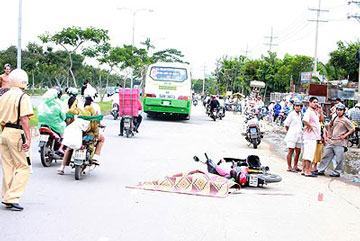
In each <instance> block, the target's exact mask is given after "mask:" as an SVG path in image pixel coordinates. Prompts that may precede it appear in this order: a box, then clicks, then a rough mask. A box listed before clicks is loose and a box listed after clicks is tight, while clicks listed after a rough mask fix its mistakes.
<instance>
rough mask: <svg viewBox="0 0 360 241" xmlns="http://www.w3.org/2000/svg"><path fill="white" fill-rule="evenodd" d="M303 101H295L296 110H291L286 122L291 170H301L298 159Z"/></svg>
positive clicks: (289, 166) (288, 162) (288, 158)
mask: <svg viewBox="0 0 360 241" xmlns="http://www.w3.org/2000/svg"><path fill="white" fill-rule="evenodd" d="M301 107H302V103H301V102H295V103H294V110H293V111H291V112H290V114H289V115H288V117H287V118H286V120H285V122H284V126H285V129H286V131H287V133H286V136H285V142H286V146H287V148H288V149H289V150H288V154H287V164H288V169H287V171H289V172H298V171H301V170H300V169H299V168H298V161H299V156H300V152H301V146H302V127H303V125H302V117H301ZM294 151H295V157H294V166H291V159H292V156H293V154H294Z"/></svg>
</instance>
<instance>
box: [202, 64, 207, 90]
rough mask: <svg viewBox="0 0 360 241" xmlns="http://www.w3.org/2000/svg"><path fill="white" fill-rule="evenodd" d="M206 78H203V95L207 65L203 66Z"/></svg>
mask: <svg viewBox="0 0 360 241" xmlns="http://www.w3.org/2000/svg"><path fill="white" fill-rule="evenodd" d="M203 71H204V78H203V86H202V95H203V96H205V78H206V65H204V66H203Z"/></svg>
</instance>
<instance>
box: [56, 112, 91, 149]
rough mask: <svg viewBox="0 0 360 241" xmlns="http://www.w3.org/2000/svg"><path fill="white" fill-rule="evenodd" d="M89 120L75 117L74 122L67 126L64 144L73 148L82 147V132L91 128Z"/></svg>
mask: <svg viewBox="0 0 360 241" xmlns="http://www.w3.org/2000/svg"><path fill="white" fill-rule="evenodd" d="M89 123H90V122H89V121H86V120H83V119H79V118H78V119H75V121H74V122H73V123H71V124H70V125H69V126H67V127H66V128H65V131H64V138H63V141H62V144H64V145H65V146H67V147H69V148H71V149H74V150H76V149H80V147H81V145H82V133H83V131H86V130H87V129H88V128H89Z"/></svg>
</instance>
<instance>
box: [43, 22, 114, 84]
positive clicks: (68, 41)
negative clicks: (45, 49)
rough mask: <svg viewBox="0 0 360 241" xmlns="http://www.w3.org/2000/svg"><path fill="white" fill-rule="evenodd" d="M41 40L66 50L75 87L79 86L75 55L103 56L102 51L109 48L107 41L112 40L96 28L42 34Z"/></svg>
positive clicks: (102, 30)
mask: <svg viewBox="0 0 360 241" xmlns="http://www.w3.org/2000/svg"><path fill="white" fill-rule="evenodd" d="M39 38H40V40H41V41H42V42H43V43H44V44H51V43H52V44H55V45H59V46H61V47H62V48H63V49H64V50H65V52H66V53H67V55H68V58H69V65H68V71H69V73H70V76H71V77H72V79H73V82H74V86H77V81H76V78H75V73H74V67H75V66H74V55H76V54H77V53H80V54H82V55H84V56H89V57H96V56H97V55H100V54H101V51H104V49H103V48H106V47H108V46H109V45H108V44H107V41H108V40H109V39H110V38H109V36H108V31H107V30H104V29H97V28H94V27H88V28H85V29H82V28H80V27H68V28H64V29H62V30H61V31H60V32H58V33H55V34H53V35H50V34H49V33H45V34H42V35H40V36H39ZM102 47H103V48H102Z"/></svg>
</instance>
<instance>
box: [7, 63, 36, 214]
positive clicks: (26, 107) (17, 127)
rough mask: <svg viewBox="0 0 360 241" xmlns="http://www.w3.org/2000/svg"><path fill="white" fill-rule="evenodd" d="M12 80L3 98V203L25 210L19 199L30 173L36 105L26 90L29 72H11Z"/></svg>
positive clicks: (15, 209)
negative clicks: (32, 117) (31, 127)
mask: <svg viewBox="0 0 360 241" xmlns="http://www.w3.org/2000/svg"><path fill="white" fill-rule="evenodd" d="M9 81H10V86H11V88H10V90H9V91H7V92H6V93H5V94H4V95H3V96H1V97H0V124H1V129H2V133H1V143H0V153H1V159H2V169H3V185H2V203H3V204H4V205H5V207H6V208H8V209H11V210H14V211H22V210H23V207H21V206H20V205H19V199H20V197H21V196H22V194H23V193H24V191H25V186H26V184H27V182H28V180H29V176H30V163H29V162H30V159H27V157H26V152H27V151H28V150H29V148H30V142H31V136H30V128H29V117H30V116H32V115H33V108H32V105H31V102H30V97H29V96H28V95H27V94H24V92H23V90H24V89H25V88H26V87H27V84H28V75H27V74H26V72H25V71H24V70H21V69H16V70H14V71H12V72H11V73H10V75H9ZM24 137H25V138H24Z"/></svg>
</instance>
